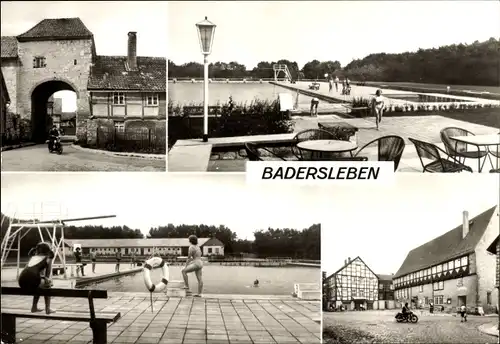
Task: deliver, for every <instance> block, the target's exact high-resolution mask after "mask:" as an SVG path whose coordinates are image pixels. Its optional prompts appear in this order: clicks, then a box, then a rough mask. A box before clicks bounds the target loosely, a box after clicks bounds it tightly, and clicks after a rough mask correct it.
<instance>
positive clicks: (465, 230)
mask: <svg viewBox="0 0 500 344" xmlns="http://www.w3.org/2000/svg"><path fill="white" fill-rule="evenodd" d="M468 233H469V212H468V211H466V210H465V211H464V212H463V224H462V239H464V238H465V237H466V236H467V234H468Z"/></svg>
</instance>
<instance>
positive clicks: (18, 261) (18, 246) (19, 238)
mask: <svg viewBox="0 0 500 344" xmlns="http://www.w3.org/2000/svg"><path fill="white" fill-rule="evenodd" d="M20 260H21V232H19V234H18V237H17V272H16V276H17V278H19V264H20Z"/></svg>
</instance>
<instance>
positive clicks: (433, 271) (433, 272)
mask: <svg viewBox="0 0 500 344" xmlns="http://www.w3.org/2000/svg"><path fill="white" fill-rule="evenodd" d="M431 271H432V274H433V275H434V274H435V273H436V267H435V266H433V267H432V270H431Z"/></svg>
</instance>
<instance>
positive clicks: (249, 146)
mask: <svg viewBox="0 0 500 344" xmlns="http://www.w3.org/2000/svg"><path fill="white" fill-rule="evenodd" d="M260 150H262V151H265V152H267V153H269V154H270V156H265V155H262V154H261V152H260ZM245 151H246V153H247V157H248V160H250V161H266V160H268V161H269V160H270V161H286V159H284V158H282V157H280V156H277V155H276V154H274V153H273V152H272V151H270V150H269V149H267V148H264V147H257V145H256V144H255V143H251V142H247V143H245Z"/></svg>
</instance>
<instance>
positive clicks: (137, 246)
mask: <svg viewBox="0 0 500 344" xmlns="http://www.w3.org/2000/svg"><path fill="white" fill-rule="evenodd" d="M65 244H66V245H65V254H66V255H72V254H73V247H75V245H80V246H81V248H82V253H83V254H85V255H86V254H89V253H90V250H91V249H94V250H96V252H97V257H98V258H99V255H101V256H113V255H114V254H115V253H116V250H117V249H119V250H120V252H121V253H122V255H131V254H132V253H133V252H135V254H136V255H138V256H148V255H151V254H153V253H154V252H157V253H159V254H161V255H162V256H187V253H188V248H189V246H190V245H191V244H190V243H189V241H188V239H187V238H161V239H74V240H65ZM198 245H199V246H200V248H201V250H202V253H203V255H204V256H224V244H223V243H222V242H221V241H220V240H219V239H216V238H198Z"/></svg>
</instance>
